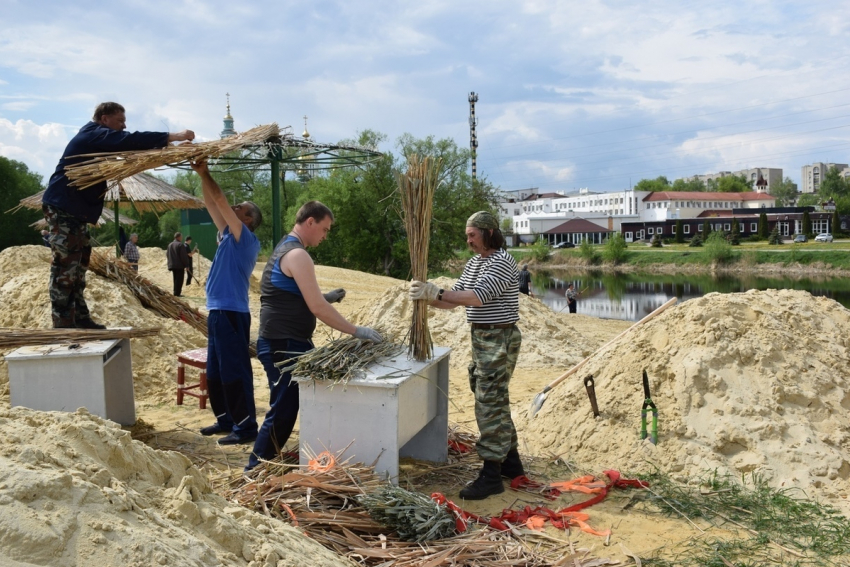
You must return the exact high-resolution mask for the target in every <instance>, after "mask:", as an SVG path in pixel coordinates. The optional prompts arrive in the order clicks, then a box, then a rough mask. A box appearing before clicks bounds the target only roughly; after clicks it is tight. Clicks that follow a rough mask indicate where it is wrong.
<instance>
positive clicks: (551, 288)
mask: <svg viewBox="0 0 850 567" xmlns="http://www.w3.org/2000/svg"><path fill="white" fill-rule="evenodd" d="M570 283H573V284H574V285H575V288H576V289H578V290H581V295H580V296H579V299H578V305H577V312H578V313H582V314H584V315H591V316H593V317H602V318H606V319H624V320H627V321H637V320H639V319H642V318H643V317H645V316H646V315H648V314H649V313H651V312H652V311H654V310H655V309H656V308H657V307H659V306H661V305H662V304H664V303H665V302H666V301H667V300H669V299H670V298H672V297H677V298H679V301H685V300H688V299H693V298H694V297H702V296H703V295H705V294H707V293H712V292H720V293H735V292H741V291H747V290H750V289H759V290H765V289H801V290H806V291H808V292H810V293H811V294H812V295H821V296H825V297H829V298H832V299H834V300H836V301H838V302H839V303H841V304H842V305H844V306H845V307H848V308H850V281H848V280H847V279H846V278H799V279H791V278H776V277H761V276H745V277H732V276H726V275H723V276H711V275H687V276H684V275H681V276H679V275H661V274H649V273H629V274H608V273H602V272H539V273H536V274H534V276H533V281H532V285H533V290H534V293H535V296H536V297H538V298H539V299H541V300H542V301H543V302H544V303H545V304H546V305H548V306H549V307H550V308H551V309H552V310H553V311H556V312H567V311H569V310H568V309H567V299H566V297H565V292H566V289H567V285H569V284H570Z"/></svg>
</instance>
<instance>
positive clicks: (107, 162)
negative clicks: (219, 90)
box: [65, 123, 280, 189]
mask: <svg viewBox="0 0 850 567" xmlns="http://www.w3.org/2000/svg"><path fill="white" fill-rule="evenodd" d="M279 139H280V128H279V127H278V125H277V124H275V123H272V124H267V125H265V126H257V127H256V128H252V129H251V130H248V131H247V132H242V133H241V134H237V135H235V136H230V137H228V138H223V139H221V140H214V141H211V142H201V143H198V144H191V143H184V144H180V145H177V146H174V145H170V144H169V145H168V146H166V147H164V148H161V149H155V150H142V151H127V152H116V153H107V154H84V155H83V156H81V157H91V158H92V159H90V160H87V161H84V162H82V163H77V164H74V165H70V166H68V167H67V168H65V174H66V175H67V176H68V179H70V180H71V185H72V186H74V187H76V188H78V189H85V188H87V187H91V186H92V185H96V184H98V183H101V182H104V181H109V180H112V181H120V180H122V179H124V178H125V177H130V176H131V175H136V174H137V173H142V172H143V171H147V170H148V169H153V168H156V167H161V166H164V165H175V164H178V163H188V162H193V161H198V160H205V159H209V158H216V157H221V156H224V155H227V154H230V153H232V152H235V151H238V150H241V149H242V148H245V147H247V146H256V145H260V144H263V143H266V142H269V141H279Z"/></svg>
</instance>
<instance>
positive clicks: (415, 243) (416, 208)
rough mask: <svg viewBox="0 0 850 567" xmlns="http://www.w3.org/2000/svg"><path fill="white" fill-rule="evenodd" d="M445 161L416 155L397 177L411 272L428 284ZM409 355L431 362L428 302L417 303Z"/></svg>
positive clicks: (408, 161) (414, 305)
mask: <svg viewBox="0 0 850 567" xmlns="http://www.w3.org/2000/svg"><path fill="white" fill-rule="evenodd" d="M442 167H443V160H442V158H432V157H430V156H425V157H424V158H420V157H419V156H418V155H416V154H413V155H411V156H410V157H408V159H407V172H405V173H401V172H398V173H396V181H397V183H398V190H399V193H400V194H401V204H402V209H403V210H404V227H405V230H406V232H407V244H408V247H409V249H410V271H411V275H412V276H413V279H414V280H418V281H422V282H424V281H428V247H429V244H430V241H431V217H432V212H433V208H434V193H435V192H436V189H437V185H438V184H439V183H440V170H441V169H442ZM409 353H410V355H411V356H412V357H413V359H414V360H428V359H430V358H431V357H432V356H433V353H434V345H433V343H432V342H431V332H430V330H429V329H428V302H427V301H415V302H414V304H413V319H412V321H411V324H410V348H409Z"/></svg>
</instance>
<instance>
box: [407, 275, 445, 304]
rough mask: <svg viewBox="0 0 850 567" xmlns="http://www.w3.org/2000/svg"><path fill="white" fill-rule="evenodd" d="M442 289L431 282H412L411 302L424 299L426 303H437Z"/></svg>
mask: <svg viewBox="0 0 850 567" xmlns="http://www.w3.org/2000/svg"><path fill="white" fill-rule="evenodd" d="M438 293H440V288H439V287H437V286H436V285H434V284H432V283H431V282H418V281H416V280H413V281H412V282H410V300H411V301H415V300H417V299H424V300H425V301H436V299H437V294H438Z"/></svg>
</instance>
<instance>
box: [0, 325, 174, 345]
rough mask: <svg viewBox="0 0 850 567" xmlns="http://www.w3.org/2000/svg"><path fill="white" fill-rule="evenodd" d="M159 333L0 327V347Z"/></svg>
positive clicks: (152, 330) (133, 330) (126, 337)
mask: <svg viewBox="0 0 850 567" xmlns="http://www.w3.org/2000/svg"><path fill="white" fill-rule="evenodd" d="M157 334H159V328H154V329H103V330H93V329H13V328H11V327H0V349H11V348H18V347H22V346H35V345H52V344H66V343H79V342H83V341H102V340H109V339H135V338H139V337H152V336H154V335H157Z"/></svg>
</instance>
